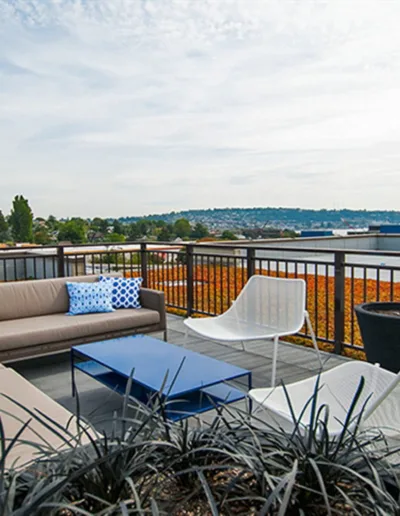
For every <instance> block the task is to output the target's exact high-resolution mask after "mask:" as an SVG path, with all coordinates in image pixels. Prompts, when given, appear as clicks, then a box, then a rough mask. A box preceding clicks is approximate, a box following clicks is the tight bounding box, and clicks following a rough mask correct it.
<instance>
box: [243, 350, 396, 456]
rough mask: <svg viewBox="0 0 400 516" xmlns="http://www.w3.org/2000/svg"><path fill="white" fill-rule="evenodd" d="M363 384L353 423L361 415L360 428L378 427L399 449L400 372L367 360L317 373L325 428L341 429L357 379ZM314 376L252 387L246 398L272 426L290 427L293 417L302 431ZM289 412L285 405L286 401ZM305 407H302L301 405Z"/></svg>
mask: <svg viewBox="0 0 400 516" xmlns="http://www.w3.org/2000/svg"><path fill="white" fill-rule="evenodd" d="M362 376H363V377H364V380H365V384H364V388H363V390H362V392H361V395H360V397H359V399H358V401H357V404H356V407H355V410H354V413H353V414H354V416H353V422H352V424H356V420H357V418H358V416H359V415H360V412H361V410H362V409H363V407H364V405H365V409H364V412H363V413H362V415H361V428H363V429H369V428H374V429H379V430H380V431H381V432H382V433H383V434H384V435H385V437H386V438H387V439H388V440H389V441H391V442H392V444H393V442H394V443H396V446H398V447H399V450H400V372H399V373H398V374H395V373H392V372H391V371H387V370H386V369H383V368H381V367H379V364H376V365H373V364H369V363H367V362H360V361H355V360H354V361H351V362H346V363H344V364H341V365H339V366H337V367H334V368H333V369H330V370H329V371H325V372H323V373H321V374H320V380H319V382H320V383H319V390H318V398H317V406H318V407H320V406H322V405H327V406H328V407H329V419H328V431H329V433H330V435H332V436H334V435H339V434H340V433H341V431H342V429H343V423H344V421H345V419H346V415H347V413H348V410H349V408H350V405H351V403H352V400H353V398H354V395H355V393H356V391H357V389H358V386H359V383H360V378H361V377H362ZM316 380H317V376H313V377H311V378H307V379H306V380H301V381H299V382H295V383H291V384H289V385H286V386H285V388H286V392H287V395H288V396H286V394H285V389H284V387H283V386H279V387H275V388H268V387H267V388H261V389H252V390H250V391H249V397H250V398H251V399H252V400H253V401H255V402H256V403H258V404H260V405H261V406H262V408H263V409H265V415H266V418H267V420H268V421H269V422H270V423H271V424H273V425H274V426H280V427H282V428H283V429H285V430H288V431H291V430H293V429H294V426H295V422H294V419H293V415H294V416H295V419H296V420H297V419H300V426H301V427H303V428H304V429H305V430H306V429H307V426H308V424H309V421H310V411H311V405H312V404H311V403H308V405H307V402H308V401H309V400H310V399H311V398H312V396H313V394H314V391H315V387H316ZM288 399H289V400H290V405H291V408H292V410H293V415H292V412H291V409H290V407H289V402H288ZM306 405H307V408H306V409H305V410H304V412H303V409H304V407H305V406H306ZM350 426H351V425H350Z"/></svg>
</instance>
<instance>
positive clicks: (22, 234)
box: [0, 195, 236, 245]
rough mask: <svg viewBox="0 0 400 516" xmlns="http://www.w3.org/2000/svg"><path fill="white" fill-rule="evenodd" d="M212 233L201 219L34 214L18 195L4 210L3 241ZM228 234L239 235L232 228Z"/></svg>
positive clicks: (0, 228)
mask: <svg viewBox="0 0 400 516" xmlns="http://www.w3.org/2000/svg"><path fill="white" fill-rule="evenodd" d="M209 236H210V233H209V230H208V228H207V226H205V225H204V224H201V223H196V224H194V225H191V224H190V222H189V221H188V220H187V219H185V218H181V219H178V220H176V221H175V222H174V223H167V222H165V221H163V220H147V219H142V220H139V221H137V222H131V223H124V222H121V221H120V220H118V219H114V220H113V219H105V218H101V217H94V218H93V219H84V218H81V217H72V218H69V219H60V220H59V219H57V218H56V217H55V216H54V215H50V216H49V217H48V218H47V219H45V218H43V217H34V214H33V211H32V208H31V207H30V205H29V201H28V199H26V198H25V197H24V196H23V195H16V196H15V197H14V199H13V202H12V208H11V212H10V213H9V214H8V215H6V216H5V215H4V214H3V212H2V211H1V210H0V242H7V243H10V244H12V243H17V242H18V243H19V242H24V243H34V244H38V245H48V244H57V243H60V242H71V243H73V244H82V243H90V242H114V243H115V242H125V241H136V240H141V239H144V238H146V239H149V240H158V241H160V242H166V241H173V240H175V239H176V238H181V239H182V240H189V239H194V240H199V239H202V238H207V237H209ZM223 237H224V238H226V239H228V238H233V239H234V238H236V237H235V235H234V234H233V233H231V232H230V231H227V232H225V234H224V235H223Z"/></svg>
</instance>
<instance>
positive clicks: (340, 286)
mask: <svg viewBox="0 0 400 516" xmlns="http://www.w3.org/2000/svg"><path fill="white" fill-rule="evenodd" d="M345 275H346V271H345V253H344V252H343V251H335V304H334V307H335V353H336V354H338V355H341V354H342V351H343V342H344V299H345V298H344V295H345V293H344V285H345Z"/></svg>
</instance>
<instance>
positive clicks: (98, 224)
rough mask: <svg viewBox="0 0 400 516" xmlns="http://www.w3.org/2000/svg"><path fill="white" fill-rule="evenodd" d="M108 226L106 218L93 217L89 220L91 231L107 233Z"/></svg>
mask: <svg viewBox="0 0 400 516" xmlns="http://www.w3.org/2000/svg"><path fill="white" fill-rule="evenodd" d="M108 226H109V223H108V220H107V219H102V218H100V217H95V218H94V219H93V220H92V221H91V222H90V229H92V230H93V231H95V232H98V233H103V235H104V234H105V233H107V228H108Z"/></svg>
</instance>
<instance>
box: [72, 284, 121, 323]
mask: <svg viewBox="0 0 400 516" xmlns="http://www.w3.org/2000/svg"><path fill="white" fill-rule="evenodd" d="M66 285H67V290H68V296H69V312H68V315H80V314H91V313H101V312H113V311H114V309H113V307H112V302H111V285H109V284H106V283H100V282H96V283H72V282H67V283H66Z"/></svg>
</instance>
